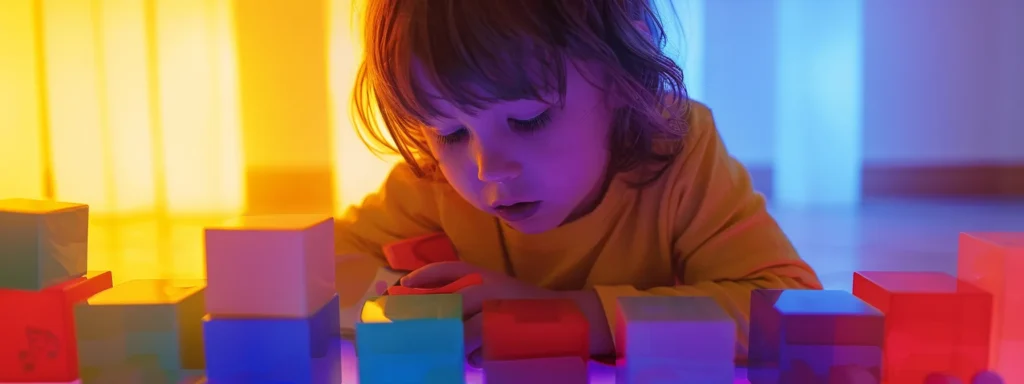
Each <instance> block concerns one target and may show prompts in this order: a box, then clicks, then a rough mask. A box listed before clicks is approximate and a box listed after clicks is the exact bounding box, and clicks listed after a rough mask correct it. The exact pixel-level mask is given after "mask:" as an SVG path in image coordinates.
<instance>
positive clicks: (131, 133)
mask: <svg viewBox="0 0 1024 384" xmlns="http://www.w3.org/2000/svg"><path fill="white" fill-rule="evenodd" d="M364 1H366V0H356V1H355V3H354V4H353V3H352V0H303V1H299V2H265V1H247V0H240V1H231V0H71V1H68V0H5V1H3V2H0V84H2V86H0V198H8V197H25V198H45V199H56V200H62V201H71V202H80V203H88V204H90V205H91V207H92V211H91V212H92V216H93V218H94V220H93V222H94V229H95V230H94V231H93V232H92V234H91V237H90V242H91V244H90V268H99V269H115V270H118V269H121V270H124V271H126V272H127V273H126V274H123V276H122V278H127V277H153V276H156V277H168V276H170V277H188V278H193V277H196V276H197V275H201V274H202V273H203V271H202V248H201V247H202V243H201V236H200V231H199V229H200V228H201V225H202V223H204V222H205V221H204V220H205V218H210V217H214V218H219V217H224V216H231V215H238V214H243V213H275V212H280V213H287V212H320V213H325V214H335V215H340V214H341V213H342V212H343V211H344V209H345V208H346V207H347V206H348V205H350V204H353V203H357V202H358V201H359V200H361V199H362V197H363V196H364V195H365V194H366V193H368V192H370V191H372V190H374V189H376V188H377V187H378V186H379V184H380V182H381V181H382V180H383V178H384V177H385V175H386V172H387V170H388V169H389V168H390V164H391V163H393V162H394V161H397V160H393V159H389V160H380V159H378V158H376V157H374V156H373V155H372V154H371V153H370V152H369V151H367V150H366V149H365V148H364V147H363V146H362V143H360V142H359V140H358V138H357V136H356V134H355V132H354V130H353V127H352V125H351V122H350V121H351V120H350V110H349V105H350V103H349V97H350V94H351V87H352V84H353V77H354V74H355V69H356V65H357V63H358V62H359V60H360V50H361V47H360V42H359V41H358V38H359V37H360V36H359V34H360V33H361V23H358V22H356V23H354V24H353V21H358V20H360V18H359V17H354V15H353V12H357V13H358V12H359V8H358V6H361V5H362V3H363V2H364ZM182 223H185V224H182ZM119 280H120V279H119Z"/></svg>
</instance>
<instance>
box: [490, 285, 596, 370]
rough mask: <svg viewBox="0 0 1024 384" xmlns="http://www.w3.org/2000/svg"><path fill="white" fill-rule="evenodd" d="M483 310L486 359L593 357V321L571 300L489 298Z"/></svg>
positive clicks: (585, 359)
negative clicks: (591, 351) (589, 320)
mask: <svg viewBox="0 0 1024 384" xmlns="http://www.w3.org/2000/svg"><path fill="white" fill-rule="evenodd" d="M482 313H483V331H482V332H483V334H482V337H483V342H482V344H483V346H482V348H483V358H484V360H491V361H495V360H516V359H529V358H541V357H565V356H576V357H579V358H580V360H581V361H588V360H590V324H589V323H587V318H586V316H585V315H584V314H583V312H581V311H580V309H579V307H577V306H576V303H575V302H574V301H572V300H568V299H548V300H537V299H518V300H487V301H484V303H483V310H482Z"/></svg>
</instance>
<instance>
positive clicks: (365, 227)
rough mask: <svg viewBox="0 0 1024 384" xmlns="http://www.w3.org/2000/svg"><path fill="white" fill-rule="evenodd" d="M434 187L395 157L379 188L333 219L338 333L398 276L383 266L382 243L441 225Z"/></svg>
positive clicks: (349, 328)
mask: <svg viewBox="0 0 1024 384" xmlns="http://www.w3.org/2000/svg"><path fill="white" fill-rule="evenodd" d="M436 192H437V184H436V183H435V182H433V181H429V180H427V179H421V178H418V177H417V176H416V175H415V174H414V173H413V171H412V168H411V167H409V166H408V165H407V164H405V163H400V164H398V165H396V166H395V167H394V168H393V169H392V170H391V172H390V173H389V174H388V177H387V178H386V179H385V181H384V183H383V185H382V186H381V188H380V189H379V190H377V191H376V192H374V193H371V194H369V195H367V196H366V197H365V198H364V199H363V201H362V202H361V203H360V204H358V205H355V206H353V207H351V208H349V209H348V210H347V211H346V212H345V213H344V214H343V215H342V216H341V217H339V218H337V219H336V220H335V225H334V254H335V288H336V289H337V291H338V299H339V306H340V307H341V313H340V322H341V328H342V333H343V334H345V335H349V334H351V333H352V332H353V330H354V327H355V323H356V320H357V318H358V314H359V310H360V308H361V306H362V303H363V302H365V301H366V299H367V298H370V297H373V296H377V295H380V294H381V293H382V292H383V290H385V289H387V287H389V286H391V285H394V284H395V282H397V281H398V279H399V278H401V277H402V273H399V272H396V271H392V270H391V269H389V268H387V261H386V260H385V258H384V251H383V247H384V245H387V244H389V243H391V242H394V241H398V240H404V239H408V238H412V237H416V236H420V235H425V234H428V233H434V232H439V231H441V225H440V220H439V217H440V216H439V213H438V212H439V210H438V201H437V196H438V194H437V193H436Z"/></svg>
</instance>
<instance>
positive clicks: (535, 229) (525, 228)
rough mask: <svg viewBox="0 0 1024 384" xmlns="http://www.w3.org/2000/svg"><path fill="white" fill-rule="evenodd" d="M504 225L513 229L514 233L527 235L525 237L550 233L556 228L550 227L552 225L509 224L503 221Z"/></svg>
mask: <svg viewBox="0 0 1024 384" xmlns="http://www.w3.org/2000/svg"><path fill="white" fill-rule="evenodd" d="M505 224H507V225H508V226H509V227H512V229H515V230H516V231H519V232H520V233H524V234H527V235H536V234H539V233H544V232H547V231H550V230H552V229H555V228H556V227H557V226H552V225H548V224H544V223H530V222H526V223H510V222H507V221H505Z"/></svg>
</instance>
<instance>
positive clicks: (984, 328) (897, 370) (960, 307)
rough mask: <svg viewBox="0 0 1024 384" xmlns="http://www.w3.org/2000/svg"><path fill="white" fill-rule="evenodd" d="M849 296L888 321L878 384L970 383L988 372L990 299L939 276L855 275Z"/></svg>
mask: <svg viewBox="0 0 1024 384" xmlns="http://www.w3.org/2000/svg"><path fill="white" fill-rule="evenodd" d="M853 293H854V294H855V295H857V297H860V298H861V299H862V300H864V301H865V302H867V303H868V304H871V305H872V306H874V307H876V308H878V309H879V310H881V311H882V312H883V313H884V314H885V316H886V321H885V344H884V346H883V350H884V353H885V361H884V363H883V373H882V376H883V377H882V381H885V382H889V383H905V382H906V383H911V382H913V383H919V382H922V381H924V379H925V377H926V376H927V375H928V374H929V373H931V372H947V373H950V374H952V375H953V376H955V377H957V378H959V379H961V380H968V379H969V378H970V376H971V375H973V374H974V373H976V372H978V371H981V370H984V369H986V368H987V367H988V361H989V360H988V351H989V344H988V343H989V335H990V331H991V321H992V294H990V293H988V292H986V291H984V290H982V289H981V288H979V287H977V286H975V285H973V284H970V283H967V282H965V281H963V280H960V279H957V278H955V277H953V276H951V275H948V274H945V273H940V272H857V273H855V274H854V276H853Z"/></svg>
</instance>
